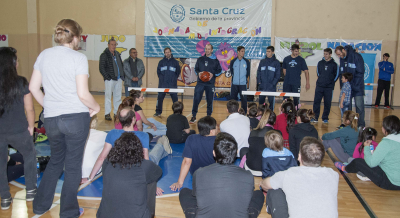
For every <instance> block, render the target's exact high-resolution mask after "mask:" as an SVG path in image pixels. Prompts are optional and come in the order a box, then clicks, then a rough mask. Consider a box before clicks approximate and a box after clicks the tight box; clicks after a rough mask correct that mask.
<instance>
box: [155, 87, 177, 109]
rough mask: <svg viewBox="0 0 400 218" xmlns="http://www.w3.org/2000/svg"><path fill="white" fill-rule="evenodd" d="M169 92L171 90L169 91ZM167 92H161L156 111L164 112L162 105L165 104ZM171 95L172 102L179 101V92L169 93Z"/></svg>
mask: <svg viewBox="0 0 400 218" xmlns="http://www.w3.org/2000/svg"><path fill="white" fill-rule="evenodd" d="M168 93H169V92H168ZM166 94H167V93H166V92H159V93H158V97H157V106H156V107H157V108H156V113H157V114H161V113H162V106H163V101H164V98H165V95H166ZM169 95H170V96H171V98H172V103H175V102H177V101H178V94H177V93H169Z"/></svg>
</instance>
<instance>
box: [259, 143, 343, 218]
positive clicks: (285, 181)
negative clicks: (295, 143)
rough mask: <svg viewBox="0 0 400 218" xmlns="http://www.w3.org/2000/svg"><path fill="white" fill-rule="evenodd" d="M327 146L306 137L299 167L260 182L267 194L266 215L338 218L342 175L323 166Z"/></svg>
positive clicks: (301, 148)
mask: <svg viewBox="0 0 400 218" xmlns="http://www.w3.org/2000/svg"><path fill="white" fill-rule="evenodd" d="M324 156H325V149H324V145H323V144H322V143H321V141H319V140H318V139H316V138H313V137H309V136H307V137H304V139H303V140H302V141H301V143H300V153H299V162H300V166H299V167H290V168H289V169H287V170H285V171H280V172H277V173H275V174H274V175H273V176H271V177H267V178H265V179H264V180H262V181H261V183H260V185H261V187H262V189H263V190H265V191H268V194H267V201H266V203H267V212H268V213H269V214H271V216H272V218H275V217H279V218H282V217H286V218H287V217H291V218H292V217H294V218H296V217H307V218H313V217H315V218H320V217H338V207H337V206H338V200H337V193H338V185H339V174H338V173H337V172H335V171H334V170H333V169H331V168H326V167H321V166H320V165H321V163H322V160H323V159H324Z"/></svg>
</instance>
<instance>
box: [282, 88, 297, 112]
mask: <svg viewBox="0 0 400 218" xmlns="http://www.w3.org/2000/svg"><path fill="white" fill-rule="evenodd" d="M283 92H291V93H300V85H291V84H285V82H284V83H283ZM287 98H289V97H283V100H285V99H287ZM293 103H294V106H295V107H296V108H297V105H299V103H300V98H298V97H293Z"/></svg>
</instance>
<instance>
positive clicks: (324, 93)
mask: <svg viewBox="0 0 400 218" xmlns="http://www.w3.org/2000/svg"><path fill="white" fill-rule="evenodd" d="M332 96H333V89H332V88H322V87H319V86H317V87H316V89H315V95H314V106H313V110H314V113H315V119H316V120H318V118H319V111H320V109H321V101H322V98H324V113H323V114H322V120H329V113H330V112H331V104H332Z"/></svg>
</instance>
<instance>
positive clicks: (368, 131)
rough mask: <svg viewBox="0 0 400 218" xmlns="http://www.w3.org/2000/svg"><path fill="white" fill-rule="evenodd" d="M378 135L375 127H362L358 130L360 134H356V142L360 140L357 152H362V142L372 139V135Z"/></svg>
mask: <svg viewBox="0 0 400 218" xmlns="http://www.w3.org/2000/svg"><path fill="white" fill-rule="evenodd" d="M377 135H378V132H377V131H376V129H374V128H372V127H364V129H363V131H360V134H358V141H357V143H360V142H361V145H360V147H359V148H358V152H359V153H360V154H362V152H363V150H364V142H365V141H368V140H372V139H373V138H374V136H375V137H376V136H377Z"/></svg>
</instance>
